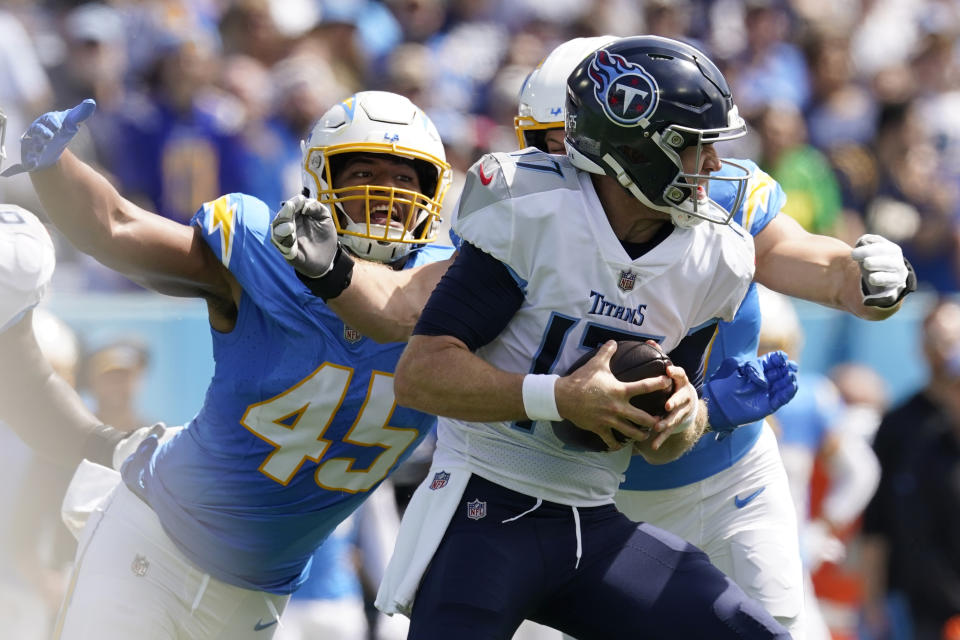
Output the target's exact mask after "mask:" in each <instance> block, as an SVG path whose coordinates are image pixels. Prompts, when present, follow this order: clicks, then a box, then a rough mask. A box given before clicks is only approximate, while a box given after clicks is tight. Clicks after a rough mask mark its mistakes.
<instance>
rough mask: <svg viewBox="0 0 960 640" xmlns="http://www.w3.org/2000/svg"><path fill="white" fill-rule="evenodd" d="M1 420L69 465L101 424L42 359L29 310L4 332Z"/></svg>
mask: <svg viewBox="0 0 960 640" xmlns="http://www.w3.org/2000/svg"><path fill="white" fill-rule="evenodd" d="M0 420H2V421H3V422H4V423H5V424H7V425H8V426H9V427H10V428H11V429H13V431H14V432H15V433H16V434H17V435H18V436H19V437H20V439H22V440H23V441H24V442H25V443H26V444H27V445H29V446H30V447H31V448H33V449H34V450H36V451H38V452H39V453H40V454H42V455H43V456H44V457H47V458H50V459H52V460H54V461H55V462H57V463H58V464H61V465H63V466H66V467H72V466H75V465H76V464H78V463H79V462H80V459H81V456H82V452H83V451H84V447H85V444H86V442H87V439H88V437H89V436H90V434H91V433H92V432H93V431H94V430H95V428H96V427H97V426H98V425H99V424H100V420H98V419H97V418H96V417H95V416H94V415H93V414H92V413H90V411H89V410H88V409H87V408H86V406H85V405H84V404H83V402H82V400H81V399H80V397H79V396H78V395H77V393H76V392H75V391H74V390H73V388H72V387H70V386H69V385H68V384H67V383H66V381H64V380H63V379H62V378H60V377H59V376H57V375H56V374H55V373H54V372H53V370H52V369H51V368H50V365H49V364H48V363H47V361H46V360H45V359H44V358H43V355H42V354H41V352H40V349H39V347H38V346H37V345H36V341H35V338H34V337H33V330H32V316H31V315H30V314H27V316H25V318H24V319H23V320H21V321H20V322H19V323H17V324H16V325H14V326H13V327H10V328H9V329H8V330H6V331H4V332H3V333H2V334H0Z"/></svg>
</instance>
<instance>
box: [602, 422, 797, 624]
mask: <svg viewBox="0 0 960 640" xmlns="http://www.w3.org/2000/svg"><path fill="white" fill-rule="evenodd" d="M758 491H759V493H757V492H758ZM616 503H617V507H619V508H620V510H621V511H623V513H625V514H626V515H627V516H628V517H630V518H631V519H633V520H637V521H645V522H649V523H651V524H654V525H656V526H658V527H660V528H662V529H666V530H667V531H670V532H672V533H675V534H677V535H679V536H680V537H681V538H684V539H685V540H687V541H688V542H691V543H693V544H694V545H696V546H698V547H700V548H701V549H702V550H703V551H704V552H705V553H706V554H707V555H708V556H710V561H711V562H713V564H715V565H716V566H717V567H718V568H719V569H720V570H721V571H723V572H724V573H725V574H727V575H728V576H729V577H730V578H731V579H732V580H733V581H734V582H736V583H737V584H738V585H739V586H740V588H741V589H743V590H744V591H745V592H746V593H747V595H749V596H750V597H752V598H754V599H755V600H757V601H759V602H760V603H761V604H762V605H763V606H764V608H765V609H766V610H767V612H768V613H770V615H772V616H773V617H775V618H776V619H777V621H778V622H780V623H781V624H782V625H784V626H785V627H786V628H787V630H788V631H790V634H791V635H792V636H793V638H794V640H804V638H805V637H806V636H805V633H804V624H803V609H804V595H803V592H804V589H803V570H802V567H801V560H800V544H799V540H798V533H797V517H796V511H795V509H794V506H793V500H792V498H791V497H790V486H789V484H788V482H787V474H786V471H784V468H783V462H782V461H781V460H780V453H779V450H778V449H777V440H776V436H774V434H773V431H772V430H771V429H770V427H769V426H768V425H767V424H766V423H765V424H764V427H763V432H762V433H761V435H760V438H759V439H758V440H757V442H756V444H754V446H753V448H751V449H750V451H749V452H748V453H747V454H746V455H745V456H743V457H742V458H741V459H740V460H738V461H737V462H736V463H735V464H734V465H733V466H731V467H730V468H728V469H725V470H723V471H721V472H720V473H717V474H715V475H713V476H710V477H709V478H706V479H705V480H701V481H700V482H695V483H693V484H688V485H685V486H682V487H676V488H674V489H664V490H661V491H620V492H619V493H618V494H617V497H616Z"/></svg>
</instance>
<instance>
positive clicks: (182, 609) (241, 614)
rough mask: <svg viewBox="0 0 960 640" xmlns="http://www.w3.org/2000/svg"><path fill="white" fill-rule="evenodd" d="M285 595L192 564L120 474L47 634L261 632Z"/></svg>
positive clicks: (80, 639) (206, 639) (226, 635)
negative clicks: (250, 586) (229, 580)
mask: <svg viewBox="0 0 960 640" xmlns="http://www.w3.org/2000/svg"><path fill="white" fill-rule="evenodd" d="M288 598H289V596H280V595H274V594H270V593H266V592H263V591H253V590H250V589H241V588H240V587H235V586H233V585H230V584H227V583H225V582H222V581H220V580H217V579H216V578H212V577H211V576H210V575H209V574H207V573H204V572H203V571H201V570H200V569H197V568H196V567H195V566H194V565H193V564H192V563H191V562H190V561H189V560H188V559H187V558H186V556H184V555H183V554H182V553H180V551H179V550H178V549H177V548H176V546H175V545H174V544H173V542H172V541H171V540H170V538H168V537H167V534H166V533H164V531H163V528H162V527H161V526H160V520H159V519H158V518H157V515H156V514H155V513H154V512H153V510H152V509H150V507H148V506H147V505H146V504H145V503H144V502H143V501H141V500H140V499H139V498H138V497H137V496H135V495H134V494H133V493H132V492H131V491H130V490H129V489H127V487H126V485H124V484H123V483H122V482H121V483H120V484H119V485H118V486H117V487H116V488H115V489H114V490H113V492H112V493H111V494H110V495H109V496H108V497H107V498H106V500H104V502H103V503H102V504H101V505H100V506H99V507H98V508H97V509H96V510H95V511H94V512H93V513H92V514H91V515H90V518H89V520H88V521H87V523H86V526H85V527H84V529H83V533H82V535H81V537H80V544H79V547H78V549H77V557H76V563H75V566H74V570H73V574H72V575H71V578H70V584H69V586H68V588H67V593H66V596H65V598H64V602H63V605H62V607H61V611H60V616H59V619H58V620H57V628H56V630H55V631H54V634H53V637H54V638H55V639H58V638H59V639H62V640H91V639H94V638H95V639H96V640H130V639H131V638H137V639H138V640H174V639H175V640H188V639H189V640H228V639H231V640H247V639H249V640H265V639H268V638H272V637H273V634H274V632H275V631H276V629H277V627H278V626H279V624H280V622H279V618H280V614H281V612H282V611H283V608H284V606H285V605H286V602H287V599H288Z"/></svg>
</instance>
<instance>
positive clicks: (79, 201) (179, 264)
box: [30, 151, 224, 296]
mask: <svg viewBox="0 0 960 640" xmlns="http://www.w3.org/2000/svg"><path fill="white" fill-rule="evenodd" d="M30 178H31V180H32V181H33V185H34V188H35V189H36V191H37V194H38V195H39V196H40V201H41V202H42V203H43V207H44V209H45V210H46V212H47V214H48V215H49V216H50V218H51V219H52V220H53V222H54V224H56V226H57V228H58V229H59V230H60V231H61V232H62V233H63V234H64V235H65V236H66V237H67V239H68V240H70V242H71V243H72V244H73V245H74V246H75V247H77V248H78V249H79V250H80V251H83V252H84V253H87V254H89V255H91V256H93V257H94V258H96V259H97V260H98V261H99V262H101V263H102V264H104V265H105V266H107V267H109V268H111V269H114V270H115V271H118V272H120V273H122V274H124V275H126V276H127V277H129V278H130V279H132V280H134V281H135V282H137V283H139V284H142V285H143V286H145V287H149V288H152V289H155V290H157V291H159V292H161V293H166V294H168V295H177V296H196V295H206V294H207V293H209V292H210V291H211V290H213V289H216V288H217V287H219V288H220V289H222V288H223V287H224V284H223V280H222V278H221V277H219V273H220V272H219V271H218V270H215V269H211V268H210V264H209V262H210V261H211V260H215V258H213V256H212V254H211V253H210V252H209V250H206V249H205V247H202V246H201V247H198V246H197V244H198V243H200V244H202V241H200V240H199V239H198V238H195V237H194V231H193V229H192V228H191V227H189V226H187V225H183V224H179V223H177V222H174V221H172V220H168V219H167V218H164V217H162V216H159V215H156V214H154V213H151V212H149V211H145V210H144V209H141V208H140V207H138V206H137V205H135V204H134V203H132V202H130V201H129V200H127V199H126V198H124V197H123V196H121V195H120V193H119V192H118V191H117V190H116V189H115V188H114V187H113V185H111V184H110V183H109V182H108V181H107V179H106V178H104V177H103V176H102V175H100V174H99V173H97V172H96V171H95V170H94V169H93V168H91V167H90V166H88V165H87V164H85V163H83V162H81V161H80V160H79V159H78V158H77V157H76V156H74V155H73V154H71V153H70V151H64V153H63V155H62V156H61V158H60V160H59V161H58V162H57V163H56V164H54V165H53V166H51V167H49V168H47V169H42V170H38V171H33V172H31V173H30ZM218 291H219V290H218Z"/></svg>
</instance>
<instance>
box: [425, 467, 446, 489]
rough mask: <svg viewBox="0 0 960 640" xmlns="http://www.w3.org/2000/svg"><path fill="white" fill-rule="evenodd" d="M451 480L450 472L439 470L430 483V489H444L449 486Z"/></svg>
mask: <svg viewBox="0 0 960 640" xmlns="http://www.w3.org/2000/svg"><path fill="white" fill-rule="evenodd" d="M449 480H450V474H449V473H447V472H446V471H437V473H436V475H434V476H433V482H431V483H430V490H431V491H436V490H437V489H443V488H444V487H445V486H447V482H448V481H449Z"/></svg>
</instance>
